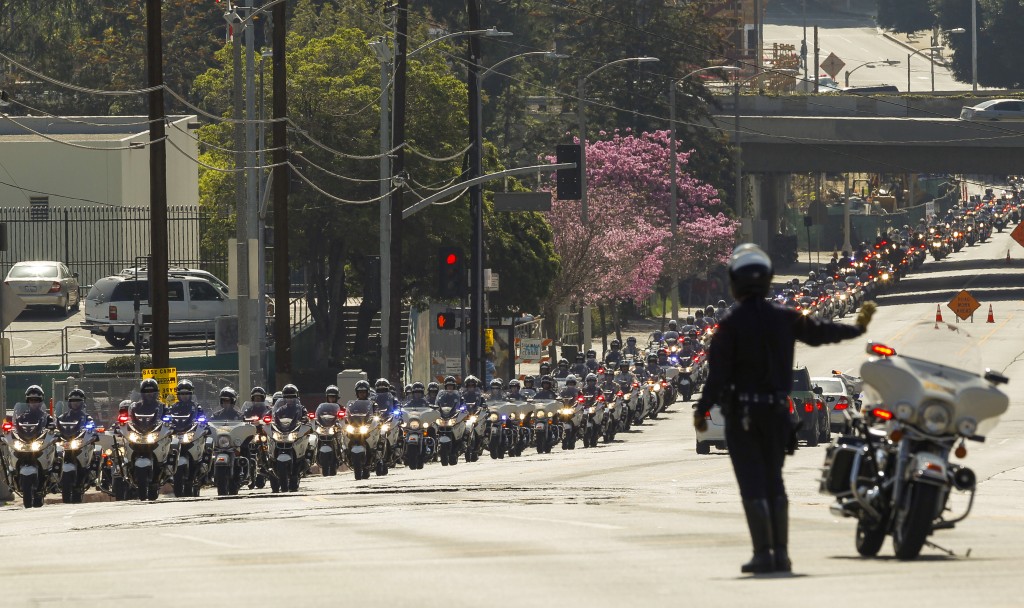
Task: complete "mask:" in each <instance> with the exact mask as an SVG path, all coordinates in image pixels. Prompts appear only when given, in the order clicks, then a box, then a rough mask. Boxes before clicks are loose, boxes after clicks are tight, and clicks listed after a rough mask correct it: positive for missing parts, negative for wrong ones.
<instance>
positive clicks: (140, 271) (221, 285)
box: [118, 267, 228, 294]
mask: <svg viewBox="0 0 1024 608" xmlns="http://www.w3.org/2000/svg"><path fill="white" fill-rule="evenodd" d="M167 272H168V273H170V274H175V275H183V276H189V277H200V278H203V279H206V280H207V281H209V282H210V283H213V285H214V286H215V287H217V289H219V290H221V292H222V293H224V294H227V293H228V284H227V283H225V282H224V281H221V280H220V279H219V278H217V275H215V274H213V273H212V272H210V271H208V270H200V269H198V268H184V267H174V268H168V269H167ZM146 273H147V269H146V268H145V267H141V268H125V269H124V270H122V271H121V272H120V273H118V274H120V275H121V276H124V277H129V278H132V277H137V276H143V277H144V276H146Z"/></svg>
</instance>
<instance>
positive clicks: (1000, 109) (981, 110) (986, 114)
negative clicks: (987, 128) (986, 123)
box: [960, 99, 1024, 120]
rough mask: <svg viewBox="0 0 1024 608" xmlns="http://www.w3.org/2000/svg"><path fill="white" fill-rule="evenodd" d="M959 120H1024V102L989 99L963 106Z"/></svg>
mask: <svg viewBox="0 0 1024 608" xmlns="http://www.w3.org/2000/svg"><path fill="white" fill-rule="evenodd" d="M960 120H1024V101H1022V100H1020V99H990V100H988V101H983V102H981V103H979V104H978V105H974V106H964V107H963V109H961V110H960Z"/></svg>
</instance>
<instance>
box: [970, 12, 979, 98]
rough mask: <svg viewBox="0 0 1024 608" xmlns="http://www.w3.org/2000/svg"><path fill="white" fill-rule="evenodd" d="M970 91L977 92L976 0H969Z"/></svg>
mask: <svg viewBox="0 0 1024 608" xmlns="http://www.w3.org/2000/svg"><path fill="white" fill-rule="evenodd" d="M971 91H973V92H975V93H977V92H978V0H971Z"/></svg>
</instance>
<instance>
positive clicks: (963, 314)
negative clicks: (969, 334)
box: [947, 289, 981, 321]
mask: <svg viewBox="0 0 1024 608" xmlns="http://www.w3.org/2000/svg"><path fill="white" fill-rule="evenodd" d="M947 306H949V309H950V310H952V311H953V314H955V315H956V316H958V317H960V320H961V321H966V320H967V319H968V317H970V316H971V315H973V314H974V311H976V310H978V308H980V307H981V304H979V303H978V301H977V300H975V299H974V296H972V295H971V293H970V292H969V291H967V290H966V289H965V290H963V291H961V292H960V293H958V294H956V295H955V296H953V299H952V300H950V301H949V304H947Z"/></svg>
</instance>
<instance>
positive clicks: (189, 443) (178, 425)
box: [165, 380, 213, 498]
mask: <svg viewBox="0 0 1024 608" xmlns="http://www.w3.org/2000/svg"><path fill="white" fill-rule="evenodd" d="M192 391H193V387H192V383H191V382H188V381H187V380H185V381H182V382H179V383H178V397H179V399H180V398H182V397H183V396H184V395H188V397H189V398H191V395H192ZM165 418H167V419H168V424H169V425H170V427H171V429H172V430H173V432H174V437H173V438H172V439H171V451H170V454H168V457H167V464H168V465H169V466H171V468H172V470H173V471H174V473H173V477H172V487H173V489H174V496H175V498H181V497H184V496H199V491H200V489H201V488H202V486H203V483H204V482H205V481H206V479H207V478H208V477H209V472H210V462H211V458H212V454H213V438H212V437H210V435H211V432H210V428H209V425H208V424H207V420H206V415H205V414H203V411H202V409H201V408H199V407H198V406H197V405H195V404H192V403H190V402H187V401H186V402H184V403H183V402H181V401H179V402H178V403H176V404H174V405H172V406H171V407H170V408H169V409H168V412H167V414H166V415H165Z"/></svg>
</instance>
